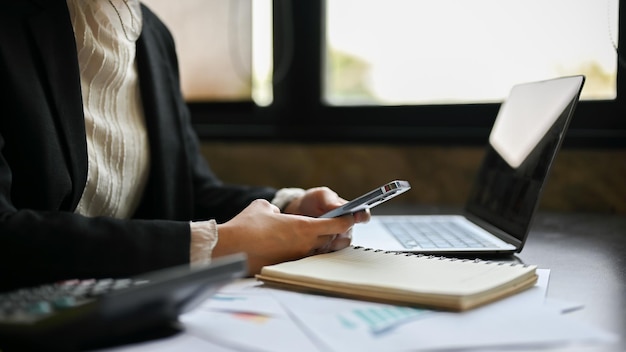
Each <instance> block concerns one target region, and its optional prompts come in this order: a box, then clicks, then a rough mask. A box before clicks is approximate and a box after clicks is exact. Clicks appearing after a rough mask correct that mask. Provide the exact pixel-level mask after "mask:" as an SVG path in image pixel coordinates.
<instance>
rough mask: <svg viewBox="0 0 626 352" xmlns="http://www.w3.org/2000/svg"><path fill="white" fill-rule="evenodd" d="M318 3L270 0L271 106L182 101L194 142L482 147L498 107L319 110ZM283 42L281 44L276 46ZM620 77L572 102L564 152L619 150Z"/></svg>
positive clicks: (622, 124)
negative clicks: (607, 90) (609, 95)
mask: <svg viewBox="0 0 626 352" xmlns="http://www.w3.org/2000/svg"><path fill="white" fill-rule="evenodd" d="M323 6H324V0H306V1H297V0H295V1H291V0H275V1H274V19H275V20H274V33H275V35H274V61H275V67H283V66H281V65H285V64H286V62H285V60H287V61H288V63H287V64H288V70H287V71H285V74H284V75H283V76H282V77H281V79H280V80H278V81H276V82H274V101H273V103H272V104H271V105H270V106H267V107H260V106H257V105H256V104H254V103H253V102H235V103H232V102H231V103H227V102H225V103H208V102H206V103H204V102H192V103H189V107H190V110H191V114H192V122H193V124H194V127H195V128H196V130H197V132H198V134H199V136H200V138H201V139H203V140H211V141H218V140H219V141H244V140H245V141H273V142H278V141H280V142H292V141H294V142H309V143H315V142H337V143H343V142H349V143H403V144H429V145H432V144H439V145H481V144H485V143H486V141H487V138H488V135H489V131H490V129H491V126H492V124H493V121H494V119H495V117H496V114H497V111H498V108H499V104H466V105H411V106H349V107H348V106H345V107H337V106H328V105H325V104H324V103H323V99H322V77H323V74H322V70H323V68H322V57H323V44H324V43H323V38H324V35H323V28H324V16H323V13H324V7H323ZM625 11H626V6H621V4H620V7H619V18H620V19H623V18H626V13H625ZM285 13H287V15H285ZM285 19H287V20H285ZM289 19H293V20H289ZM619 33H620V35H619V47H620V48H624V47H626V24H624V21H620V24H619ZM285 42H287V43H288V45H284V43H285ZM287 48H288V49H287ZM285 52H288V55H285ZM285 57H287V59H285ZM620 60H621V61H625V60H626V59H623V60H622V59H620ZM283 68H284V67H283ZM624 72H626V63H621V64H620V67H619V68H618V75H617V99H615V100H606V101H581V102H580V103H579V104H578V107H577V109H576V112H575V116H574V119H573V121H572V123H571V125H570V127H569V130H568V133H567V136H566V138H565V142H564V145H565V147H585V148H590V147H591V148H607V147H608V148H623V147H626V89H625V88H626V86H625V85H626V75H624V74H623V73H624Z"/></svg>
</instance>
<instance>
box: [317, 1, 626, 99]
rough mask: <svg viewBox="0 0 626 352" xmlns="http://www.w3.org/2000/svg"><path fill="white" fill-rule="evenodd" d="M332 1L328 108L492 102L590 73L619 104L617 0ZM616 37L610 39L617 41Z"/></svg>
mask: <svg viewBox="0 0 626 352" xmlns="http://www.w3.org/2000/svg"><path fill="white" fill-rule="evenodd" d="M356 5H357V4H356V3H355V2H354V1H350V0H328V1H326V11H325V16H326V45H325V62H324V63H325V74H324V77H325V85H324V100H325V101H326V102H328V103H331V104H333V105H372V104H376V105H407V104H420V105H424V104H458V103H493V102H500V101H502V99H504V98H505V97H506V94H507V93H508V91H509V89H510V88H511V86H513V85H514V84H516V83H521V82H525V81H535V80H542V79H546V78H552V77H557V76H568V75H576V74H581V73H582V74H585V76H586V85H585V89H584V91H583V93H582V95H581V98H582V99H597V100H605V99H606V100H608V99H614V98H615V97H616V78H617V62H616V61H617V60H616V55H615V49H614V47H613V38H614V37H616V36H617V30H616V28H617V7H616V6H617V1H598V0H580V1H575V2H572V1H571V0H506V1H502V0H474V1H466V0H438V1H432V0H385V1H381V0H360V1H358V6H356ZM612 33H613V35H612Z"/></svg>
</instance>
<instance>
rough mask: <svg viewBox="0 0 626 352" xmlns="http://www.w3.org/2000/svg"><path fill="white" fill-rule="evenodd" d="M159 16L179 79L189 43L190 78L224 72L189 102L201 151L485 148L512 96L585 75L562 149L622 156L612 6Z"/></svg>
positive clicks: (361, 0)
mask: <svg viewBox="0 0 626 352" xmlns="http://www.w3.org/2000/svg"><path fill="white" fill-rule="evenodd" d="M158 2H160V3H162V4H165V5H167V6H170V10H165V12H167V13H169V14H168V15H165V14H163V15H161V17H162V18H163V19H164V20H165V22H166V23H167V24H168V25H169V26H170V28H171V29H172V31H173V32H174V33H175V37H176V39H177V42H179V43H178V46H179V55H180V56H181V57H182V59H181V66H183V65H186V63H185V60H186V59H185V58H184V56H186V55H188V54H186V53H185V52H184V49H183V47H184V44H182V41H184V40H186V39H184V38H187V37H189V38H190V39H189V40H191V39H193V40H194V41H198V43H197V44H194V45H192V47H194V46H195V47H204V48H205V49H206V50H207V53H206V54H205V55H204V56H202V55H195V54H193V55H192V56H193V57H194V59H197V60H198V62H199V63H200V65H199V66H196V68H194V69H192V70H191V72H192V74H191V76H200V73H202V74H204V72H207V70H208V69H209V68H210V67H212V66H213V65H214V64H215V63H216V62H222V63H223V65H224V66H222V67H221V68H216V70H217V71H216V72H220V73H224V74H226V72H228V75H229V76H228V78H226V79H225V80H224V81H219V80H217V79H216V78H215V77H216V76H215V77H214V76H210V79H209V80H208V81H209V82H210V83H211V84H212V85H213V87H212V88H211V89H212V91H211V92H210V93H202V94H203V95H194V94H190V93H187V92H188V90H187V88H185V92H186V96H187V98H188V101H189V106H190V109H191V111H192V117H193V122H194V126H195V127H196V128H197V130H198V133H199V134H200V136H201V137H204V138H210V139H222V140H223V139H233V140H239V139H247V140H249V139H261V140H296V141H312V142H316V141H334V142H343V141H348V142H362V141H366V142H385V143H390V142H401V143H440V144H457V143H460V144H468V143H472V144H482V143H485V142H486V141H487V136H488V134H489V131H490V128H491V125H492V123H493V120H494V118H495V116H496V114H497V110H498V107H499V102H500V101H501V100H502V99H503V98H504V97H505V96H506V93H508V90H509V89H510V87H511V86H512V85H513V84H515V83H521V82H525V81H531V80H538V79H545V78H551V77H554V76H560V75H570V74H580V73H582V74H585V75H586V77H587V81H586V84H585V88H584V90H583V95H582V98H583V101H581V103H580V104H579V105H578V108H577V110H576V115H575V117H574V121H573V122H572V125H571V126H570V129H569V132H568V136H567V138H566V141H565V143H566V146H567V145H578V146H625V145H626V117H623V116H626V111H624V110H625V107H626V106H625V104H626V96H624V94H626V93H624V89H621V87H623V86H624V83H623V82H624V79H623V78H622V77H623V76H624V75H622V74H621V73H622V71H623V70H624V69H625V68H626V65H624V64H623V63H622V61H624V60H626V58H625V59H622V58H620V59H619V60H618V55H616V52H617V50H616V48H617V47H618V44H619V43H624V40H625V39H624V38H625V37H624V36H623V35H619V34H621V32H622V30H621V28H622V27H624V26H626V25H620V24H619V21H618V17H619V15H620V14H621V13H622V11H623V8H622V7H620V6H619V2H618V1H617V0H601V1H598V0H581V1H576V2H571V1H568V0H505V1H502V0H472V1H468V0H437V1H432V0H428V1H426V0H326V1H324V0H307V1H297V0H274V1H272V0H210V1H207V0H180V1H177V2H170V1H167V0H147V1H146V3H148V5H149V6H151V7H152V8H153V9H155V11H156V12H157V13H159V14H160V12H159V11H158V9H157V8H156V7H157V5H156V3H158ZM153 4H154V6H153ZM191 4H194V5H193V6H203V7H204V8H203V9H202V11H200V10H199V9H197V8H196V9H192V7H193V6H192V5H191ZM211 6H215V8H210V9H209V7H211ZM176 11H179V12H181V14H180V18H179V19H178V23H177V21H176V20H171V21H170V20H168V17H169V16H170V15H173V13H174V12H176ZM191 12H193V14H191ZM183 16H184V17H183ZM195 21H198V22H200V23H203V25H204V26H206V25H207V23H208V24H210V25H219V28H221V29H215V28H213V29H210V30H208V31H207V30H206V29H201V28H199V27H195V28H192V27H193V25H192V22H195ZM270 24H271V27H270ZM181 25H182V27H183V28H187V30H188V32H187V33H186V34H182V33H183V32H180V33H181V34H176V33H177V32H178V31H179V28H178V27H179V26H181ZM624 28H626V27H624ZM220 31H221V32H220ZM246 31H250V32H251V35H249V36H247V37H246V35H245V34H246ZM250 32H247V33H250ZM198 33H201V34H198ZM216 33H220V34H221V37H220V38H217V39H216V38H214V37H213V35H214V34H216ZM179 38H182V39H179ZM221 41H223V43H222V42H221ZM216 43H221V44H219V45H217V44H216ZM623 45H624V44H622V45H620V46H623ZM216 52H218V53H220V54H219V55H221V58H220V59H215V58H214V57H213V56H210V55H215V53H216ZM624 62H626V61H624ZM268 87H269V88H271V89H267V88H268Z"/></svg>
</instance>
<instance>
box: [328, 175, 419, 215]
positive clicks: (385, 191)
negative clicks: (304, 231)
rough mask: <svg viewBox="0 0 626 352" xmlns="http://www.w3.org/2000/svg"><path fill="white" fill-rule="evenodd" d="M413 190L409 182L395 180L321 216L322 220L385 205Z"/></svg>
mask: <svg viewBox="0 0 626 352" xmlns="http://www.w3.org/2000/svg"><path fill="white" fill-rule="evenodd" d="M409 189H411V185H410V184H409V182H408V181H403V180H395V181H391V182H389V183H387V184H385V185H382V186H380V187H378V188H376V189H374V190H372V191H370V192H368V193H365V194H364V195H362V196H360V197H358V198H355V199H353V200H351V201H349V202H348V203H346V204H344V205H342V206H340V207H339V208H335V209H333V210H331V211H329V212H328V213H326V214H323V215H321V216H320V218H335V217H338V216H342V215H346V214H352V213H356V212H358V211H361V210H365V209H369V208H372V207H375V206H377V205H378V204H380V203H383V202H385V201H387V200H389V199H391V198H393V197H395V196H397V195H400V194H402V193H404V192H406V191H408V190H409Z"/></svg>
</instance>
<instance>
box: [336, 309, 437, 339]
mask: <svg viewBox="0 0 626 352" xmlns="http://www.w3.org/2000/svg"><path fill="white" fill-rule="evenodd" d="M428 312H429V311H427V310H423V309H417V308H410V307H400V306H374V307H363V308H354V309H352V310H350V311H347V312H341V313H338V314H337V316H336V318H337V319H338V320H339V322H340V323H341V325H342V326H343V327H344V328H346V329H366V330H368V331H369V333H370V334H372V335H380V334H384V333H385V332H387V331H390V330H392V329H393V328H395V327H396V326H399V325H401V324H404V323H407V322H409V321H412V320H415V319H419V318H422V317H423V316H424V315H425V314H427V313H428Z"/></svg>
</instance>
